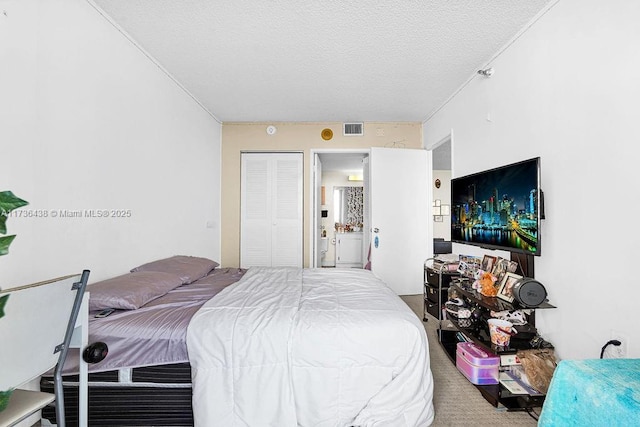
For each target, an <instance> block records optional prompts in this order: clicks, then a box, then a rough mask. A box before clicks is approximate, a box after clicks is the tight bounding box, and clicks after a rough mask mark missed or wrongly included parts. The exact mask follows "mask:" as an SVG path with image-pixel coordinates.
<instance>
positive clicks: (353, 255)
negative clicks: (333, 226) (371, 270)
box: [336, 231, 363, 268]
mask: <svg viewBox="0 0 640 427" xmlns="http://www.w3.org/2000/svg"><path fill="white" fill-rule="evenodd" d="M362 259H363V258H362V232H361V231H360V232H357V231H351V232H346V233H336V267H338V268H339V267H353V268H362V266H363V263H362Z"/></svg>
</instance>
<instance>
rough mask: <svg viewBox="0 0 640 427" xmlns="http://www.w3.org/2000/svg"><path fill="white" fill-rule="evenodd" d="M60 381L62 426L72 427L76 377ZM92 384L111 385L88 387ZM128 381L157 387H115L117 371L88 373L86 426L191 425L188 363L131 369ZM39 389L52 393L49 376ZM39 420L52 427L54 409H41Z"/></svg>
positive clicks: (75, 400) (75, 420)
mask: <svg viewBox="0 0 640 427" xmlns="http://www.w3.org/2000/svg"><path fill="white" fill-rule="evenodd" d="M63 379H64V397H65V399H64V403H65V414H66V423H67V425H68V426H70V427H74V426H77V425H78V385H77V381H78V376H77V375H76V376H65V377H64V378H63ZM96 382H103V383H104V382H109V383H114V385H113V386H112V385H96V384H92V383H96ZM132 382H133V383H153V384H158V386H154V385H151V386H146V385H145V386H132V385H131V383H129V384H122V385H116V383H118V372H117V371H109V372H100V373H96V374H89V408H88V413H89V422H88V424H89V426H91V427H93V426H120V427H122V426H193V411H192V408H191V368H190V366H189V364H188V363H179V364H173V365H164V366H150V367H144V368H134V369H133V370H132ZM168 384H170V385H173V387H167V385H168ZM176 385H177V387H176ZM40 388H41V390H42V391H49V392H53V377H43V378H42V380H41V381H40ZM42 418H44V419H47V420H49V422H51V423H52V424H56V413H55V408H52V407H51V408H50V407H47V408H45V409H43V410H42Z"/></svg>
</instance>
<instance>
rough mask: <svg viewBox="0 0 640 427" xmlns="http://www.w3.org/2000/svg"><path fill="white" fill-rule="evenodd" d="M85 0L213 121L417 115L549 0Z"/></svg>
mask: <svg viewBox="0 0 640 427" xmlns="http://www.w3.org/2000/svg"><path fill="white" fill-rule="evenodd" d="M88 1H89V3H90V4H95V5H96V6H97V7H98V8H99V9H101V10H102V11H104V14H105V15H106V16H108V17H110V19H111V20H112V21H113V22H114V23H116V25H117V26H119V27H120V28H121V29H122V30H124V32H126V33H127V34H128V35H129V36H130V37H131V38H132V39H133V40H135V41H136V43H137V44H138V45H139V46H141V47H142V49H144V50H145V51H146V52H147V53H148V54H150V55H151V56H152V57H153V58H154V59H155V60H156V61H157V62H158V63H159V64H160V65H161V66H162V67H163V68H164V69H166V70H167V71H168V72H169V74H171V75H172V76H173V77H174V78H175V79H176V80H177V81H178V82H179V83H180V84H181V85H182V86H183V87H184V88H185V89H186V90H188V91H189V92H190V93H191V94H192V95H193V96H194V97H195V98H196V99H197V100H198V101H199V102H200V103H201V104H202V105H203V106H204V107H205V108H206V109H207V110H209V112H211V113H212V114H213V115H214V116H215V117H216V118H218V119H219V120H220V121H223V122H229V121H234V122H236V121H239V122H254V121H257V122H270V121H273V122H277V121H284V122H310V121H311V122H316V121H341V122H344V121H424V120H425V119H426V118H427V117H428V116H429V115H430V114H431V113H432V112H434V111H435V110H436V109H437V108H438V107H439V106H440V105H442V103H443V102H445V101H446V100H447V98H449V97H450V96H451V95H452V94H453V93H454V92H455V91H456V90H457V89H458V88H460V87H461V86H462V85H463V84H464V83H465V82H466V81H467V80H468V79H469V78H471V77H472V76H473V75H474V74H475V73H476V71H477V70H478V68H479V67H482V66H484V65H486V64H487V62H488V61H489V60H490V59H491V58H492V57H493V56H494V55H495V54H496V53H497V52H498V51H499V50H500V49H501V48H502V47H504V46H505V45H506V44H507V43H508V42H509V41H510V40H511V39H512V38H513V37H514V36H515V35H516V34H517V33H518V32H519V30H521V29H522V28H523V27H524V26H525V25H526V24H527V23H528V22H530V21H531V20H532V19H533V18H534V17H535V16H536V15H537V14H538V13H539V12H540V11H541V10H543V9H544V8H545V6H546V5H547V3H549V0H520V1H517V0H516V1H514V0H465V1H463V0H458V1H455V0H432V1H426V0H412V1H409V0H392V1H389V0H362V1H344V0H323V1H301V0H272V1H265V0H237V1H229V0H227V1H220V0H180V1H177V0H88ZM498 72H499V70H497V71H496V73H498Z"/></svg>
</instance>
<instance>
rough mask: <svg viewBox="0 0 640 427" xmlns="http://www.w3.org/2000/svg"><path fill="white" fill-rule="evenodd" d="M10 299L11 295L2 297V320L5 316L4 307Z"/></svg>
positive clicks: (0, 301) (0, 299)
mask: <svg viewBox="0 0 640 427" xmlns="http://www.w3.org/2000/svg"><path fill="white" fill-rule="evenodd" d="M8 299H9V295H4V296H2V297H0V318H1V317H3V316H4V306H5V305H7V300H8Z"/></svg>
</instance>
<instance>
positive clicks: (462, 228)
mask: <svg viewBox="0 0 640 427" xmlns="http://www.w3.org/2000/svg"><path fill="white" fill-rule="evenodd" d="M542 206H544V204H543V201H542V192H541V191H540V158H539V157H536V158H533V159H529V160H524V161H521V162H517V163H512V164H510V165H506V166H501V167H497V168H495V169H491V170H487V171H484V172H479V173H475V174H471V175H467V176H462V177H459V178H454V179H452V180H451V240H452V241H454V242H458V243H466V244H471V245H476V246H481V247H483V248H488V249H501V250H505V251H509V252H518V253H525V254H530V255H540V219H541V217H542V218H544V214H543V212H542V210H543V208H542Z"/></svg>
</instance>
